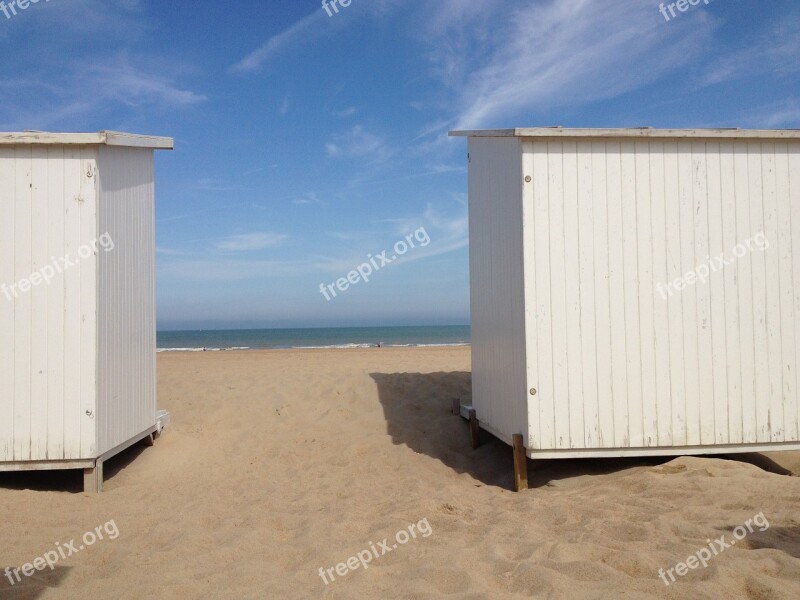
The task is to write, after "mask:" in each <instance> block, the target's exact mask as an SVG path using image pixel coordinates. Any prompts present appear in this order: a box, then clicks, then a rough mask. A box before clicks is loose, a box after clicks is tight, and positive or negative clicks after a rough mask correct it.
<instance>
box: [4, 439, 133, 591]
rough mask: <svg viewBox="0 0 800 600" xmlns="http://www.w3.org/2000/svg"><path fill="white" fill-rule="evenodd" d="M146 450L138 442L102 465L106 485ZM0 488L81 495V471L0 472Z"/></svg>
mask: <svg viewBox="0 0 800 600" xmlns="http://www.w3.org/2000/svg"><path fill="white" fill-rule="evenodd" d="M146 449H147V447H146V446H145V445H144V444H143V443H142V442H140V443H138V444H134V445H133V446H131V447H130V448H128V449H127V450H124V451H123V452H120V453H119V454H117V455H116V456H114V457H113V458H110V459H109V460H107V461H106V462H105V463H103V476H104V479H105V481H106V483H108V481H110V480H112V479H114V477H116V476H117V475H118V474H119V473H120V472H122V471H124V470H125V469H126V468H127V467H128V466H129V465H130V464H131V463H132V462H133V461H135V460H136V458H137V457H138V456H139V455H140V454H141V453H142V452H144V451H145V450H146ZM0 488H2V489H7V490H32V491H35V492H66V493H69V494H81V493H83V471H81V470H79V469H72V470H68V471H19V472H0ZM0 589H2V588H0ZM0 598H4V596H2V595H0Z"/></svg>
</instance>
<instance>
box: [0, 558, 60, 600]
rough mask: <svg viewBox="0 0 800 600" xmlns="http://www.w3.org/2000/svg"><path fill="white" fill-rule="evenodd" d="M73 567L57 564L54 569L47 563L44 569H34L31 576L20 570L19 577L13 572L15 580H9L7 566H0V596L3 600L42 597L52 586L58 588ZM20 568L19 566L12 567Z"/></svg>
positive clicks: (29, 599) (11, 575) (33, 599)
mask: <svg viewBox="0 0 800 600" xmlns="http://www.w3.org/2000/svg"><path fill="white" fill-rule="evenodd" d="M71 568H72V567H59V566H56V567H55V568H54V569H53V570H52V571H51V570H50V567H48V566H46V565H45V568H44V571H34V573H33V575H32V576H30V577H25V575H24V574H23V573H22V572H21V571H20V572H19V573H18V575H19V577H17V576H15V575H14V573H13V572H12V573H11V574H10V577H11V579H12V581H13V582H14V585H11V582H10V581H9V580H8V577H9V576H8V575H6V567H3V566H0V598H2V599H3V600H35V599H36V598H41V597H42V596H43V595H44V593H45V592H46V591H47V590H48V589H50V588H57V587H58V586H60V585H61V583H62V582H63V581H64V580H65V579H66V578H67V575H68V574H69V571H70V569H71ZM10 569H12V570H13V569H19V567H10Z"/></svg>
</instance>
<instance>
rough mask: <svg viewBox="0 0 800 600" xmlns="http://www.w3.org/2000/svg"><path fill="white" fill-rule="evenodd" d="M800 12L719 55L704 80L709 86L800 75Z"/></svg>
mask: <svg viewBox="0 0 800 600" xmlns="http://www.w3.org/2000/svg"><path fill="white" fill-rule="evenodd" d="M798 39H800V11H795V13H794V15H791V16H787V15H783V16H782V18H781V19H780V21H779V22H778V23H774V24H772V26H771V27H770V28H769V29H768V30H767V31H766V32H764V33H762V34H761V35H760V36H758V37H757V38H756V39H754V40H742V45H741V47H740V48H738V49H731V50H729V51H727V52H721V53H718V54H717V55H716V56H715V57H714V58H713V59H712V60H711V61H710V65H709V67H708V68H707V69H706V70H705V71H704V72H703V74H702V75H701V77H700V85H701V86H708V85H715V84H718V83H723V82H726V81H735V80H737V79H745V78H749V77H754V76H768V77H785V76H787V75H790V74H792V73H797V72H798V71H800V44H798V41H797V40H798Z"/></svg>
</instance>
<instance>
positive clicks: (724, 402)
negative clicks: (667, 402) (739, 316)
mask: <svg viewBox="0 0 800 600" xmlns="http://www.w3.org/2000/svg"><path fill="white" fill-rule="evenodd" d="M706 148H707V154H706V160H707V165H708V167H707V181H708V190H707V196H708V254H709V258H708V259H707V260H706V263H705V264H706V268H707V271H708V283H707V285H708V289H709V291H710V297H711V303H710V305H709V309H710V313H711V314H710V326H711V349H710V355H711V362H712V365H711V368H712V371H713V378H712V377H711V374H710V373H705V374H704V375H705V376H706V377H708V378H710V380H709V381H710V383H711V386H712V389H713V398H709V399H707V400H708V401H709V403H710V404H711V408H712V409H713V415H714V424H713V429H714V438H713V440H712V441H713V442H714V443H717V444H728V443H730V441H729V440H730V439H731V436H730V431H729V427H728V425H729V418H728V366H727V359H728V356H727V328H728V322H727V320H726V313H725V309H726V296H725V272H724V269H722V268H718V267H717V265H716V263H715V262H714V257H716V256H720V255H724V253H725V243H724V239H723V237H724V235H723V234H724V227H723V197H722V187H721V186H722V171H721V168H722V167H721V160H722V159H721V157H722V154H723V152H726V153H727V154H728V155H729V151H724V150H723V148H722V146H721V145H720V143H719V142H709V143H708V144H707V146H706ZM725 201H726V202H727V200H725Z"/></svg>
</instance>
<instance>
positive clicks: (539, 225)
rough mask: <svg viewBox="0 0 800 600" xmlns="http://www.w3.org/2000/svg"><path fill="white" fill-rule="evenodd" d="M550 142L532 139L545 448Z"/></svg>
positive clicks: (547, 443)
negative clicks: (548, 163)
mask: <svg viewBox="0 0 800 600" xmlns="http://www.w3.org/2000/svg"><path fill="white" fill-rule="evenodd" d="M547 166H548V165H547V143H546V142H534V143H533V183H534V187H533V196H534V197H533V203H534V210H535V216H534V219H533V220H534V228H535V233H534V244H535V246H536V300H537V308H536V313H537V317H538V318H537V328H538V331H537V338H538V340H539V347H538V349H537V356H538V362H539V393H538V394H537V398H538V399H539V419H540V423H541V444H542V447H544V448H555V447H556V446H555V444H556V431H555V407H554V399H553V392H554V389H555V382H554V380H553V331H552V322H553V318H552V315H553V309H552V290H551V280H552V279H551V269H550V265H551V264H552V262H551V261H552V252H551V249H550V244H551V214H550V213H551V211H550V192H549V187H550V186H549V183H550V182H549V177H548V174H547Z"/></svg>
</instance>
